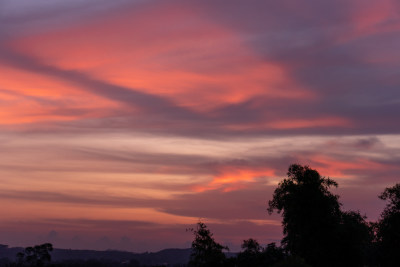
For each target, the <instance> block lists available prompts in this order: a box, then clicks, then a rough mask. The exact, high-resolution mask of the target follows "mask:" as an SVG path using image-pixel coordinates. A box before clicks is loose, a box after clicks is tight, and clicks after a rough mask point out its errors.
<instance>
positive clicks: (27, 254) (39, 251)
mask: <svg viewBox="0 0 400 267" xmlns="http://www.w3.org/2000/svg"><path fill="white" fill-rule="evenodd" d="M51 251H53V245H52V244H50V243H45V244H42V245H36V246H34V247H27V248H25V249H24V251H23V252H19V253H17V263H18V265H19V266H32V267H42V266H45V265H47V264H49V263H50V261H51V255H50V252H51Z"/></svg>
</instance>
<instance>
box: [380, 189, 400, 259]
mask: <svg viewBox="0 0 400 267" xmlns="http://www.w3.org/2000/svg"><path fill="white" fill-rule="evenodd" d="M379 198H380V199H382V200H385V201H388V203H387V205H386V207H385V209H384V211H383V212H382V214H381V216H380V219H379V221H378V222H377V223H376V225H375V227H376V228H375V229H376V240H377V242H378V248H379V254H380V255H379V262H380V263H381V264H382V265H383V266H399V262H400V183H398V184H396V185H394V186H392V187H388V188H386V189H385V190H384V191H383V193H382V194H381V195H379Z"/></svg>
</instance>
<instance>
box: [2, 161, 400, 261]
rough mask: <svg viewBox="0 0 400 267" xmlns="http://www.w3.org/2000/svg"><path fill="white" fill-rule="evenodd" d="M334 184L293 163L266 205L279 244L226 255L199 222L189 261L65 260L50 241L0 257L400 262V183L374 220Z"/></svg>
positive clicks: (249, 245)
mask: <svg viewBox="0 0 400 267" xmlns="http://www.w3.org/2000/svg"><path fill="white" fill-rule="evenodd" d="M337 186H338V184H337V183H336V182H335V181H333V180H332V179H329V178H325V177H322V176H321V175H320V174H319V173H318V172H317V171H316V170H314V169H311V168H309V167H308V166H302V165H298V164H293V165H291V166H290V167H289V170H288V173H287V178H286V179H283V181H282V182H280V183H279V185H278V187H277V188H276V189H275V191H274V193H273V196H272V200H270V201H269V202H268V207H267V210H268V212H269V213H270V214H271V213H273V212H277V213H279V214H281V215H282V226H283V234H284V237H283V239H282V240H281V244H280V245H279V246H278V245H276V244H275V243H270V244H268V245H267V246H265V247H263V246H261V245H260V244H259V243H258V241H257V240H256V239H252V238H250V239H248V240H244V241H243V244H242V251H241V252H239V253H237V254H234V253H231V254H229V256H227V253H226V251H229V248H228V247H226V246H223V245H221V244H219V243H217V242H216V241H215V240H214V238H213V234H212V233H211V231H210V230H209V229H208V228H207V226H206V225H205V224H204V223H203V222H199V223H198V224H197V226H196V229H190V230H191V231H192V232H193V234H194V240H193V242H192V252H191V255H190V259H189V262H188V263H187V264H180V265H179V264H177V265H168V264H167V263H165V264H161V265H154V264H153V265H146V264H143V263H140V262H139V261H137V260H135V259H132V260H130V261H125V262H116V261H110V260H64V261H62V262H52V261H51V255H50V252H51V251H52V249H53V247H52V245H51V244H43V245H39V246H35V247H28V248H26V249H25V250H24V251H22V252H20V253H18V254H17V259H16V261H15V262H11V261H9V260H7V259H2V260H0V266H8V267H14V266H15V267H25V266H27V267H28V266H29V267H36V266H38V267H42V266H54V267H73V266H78V267H80V266H100V267H109V266H110V267H111V266H126V267H139V266H176V267H179V266H187V267H261V266H262V267H268V266H271V267H285V266H290V267H296V266H298V267H307V266H311V267H320V266H327V267H334V266H355V267H357V266H376V267H386V266H387V267H391V266H400V183H399V184H396V185H394V186H392V187H388V188H386V189H384V190H383V192H382V193H381V194H380V195H379V196H378V197H379V198H380V199H382V200H383V201H386V207H385V209H384V210H383V212H382V213H381V216H380V218H379V220H378V221H377V222H367V221H366V216H364V215H361V214H360V212H359V211H343V210H342V204H341V203H340V202H339V196H338V195H334V194H332V193H331V191H330V189H331V188H332V187H337Z"/></svg>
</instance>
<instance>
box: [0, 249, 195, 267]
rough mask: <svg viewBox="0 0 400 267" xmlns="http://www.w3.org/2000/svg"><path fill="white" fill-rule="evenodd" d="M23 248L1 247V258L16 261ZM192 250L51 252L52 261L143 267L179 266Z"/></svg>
mask: <svg viewBox="0 0 400 267" xmlns="http://www.w3.org/2000/svg"><path fill="white" fill-rule="evenodd" d="M22 250H23V248H21V247H16V248H9V247H8V246H7V245H0V258H8V259H10V260H15V258H16V257H15V255H16V254H17V253H18V252H21V251H22ZM190 253H191V249H190V248H187V249H164V250H161V251H159V252H145V253H134V252H127V251H118V250H105V251H97V250H75V249H59V248H56V249H54V250H53V251H52V252H51V257H52V261H54V262H57V261H64V260H92V259H95V260H109V261H115V262H126V261H129V260H132V259H134V260H137V261H138V262H139V263H140V264H141V265H160V264H168V265H179V264H186V263H187V262H188V261H189V257H190Z"/></svg>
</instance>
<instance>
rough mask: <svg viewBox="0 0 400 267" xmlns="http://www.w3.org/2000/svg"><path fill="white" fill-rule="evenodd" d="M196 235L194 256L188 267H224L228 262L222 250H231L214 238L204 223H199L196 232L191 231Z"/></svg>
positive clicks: (193, 245)
mask: <svg viewBox="0 0 400 267" xmlns="http://www.w3.org/2000/svg"><path fill="white" fill-rule="evenodd" d="M190 230H191V231H192V232H193V234H194V237H195V238H194V240H193V242H192V254H191V255H190V261H189V264H188V266H190V267H218V266H223V265H224V263H225V260H226V257H225V254H224V253H223V251H222V250H229V249H228V247H224V246H222V245H220V244H218V243H217V242H215V240H214V238H213V234H212V233H211V232H210V230H209V229H207V226H206V225H205V224H204V223H202V222H198V223H197V228H196V230H194V229H190Z"/></svg>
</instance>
